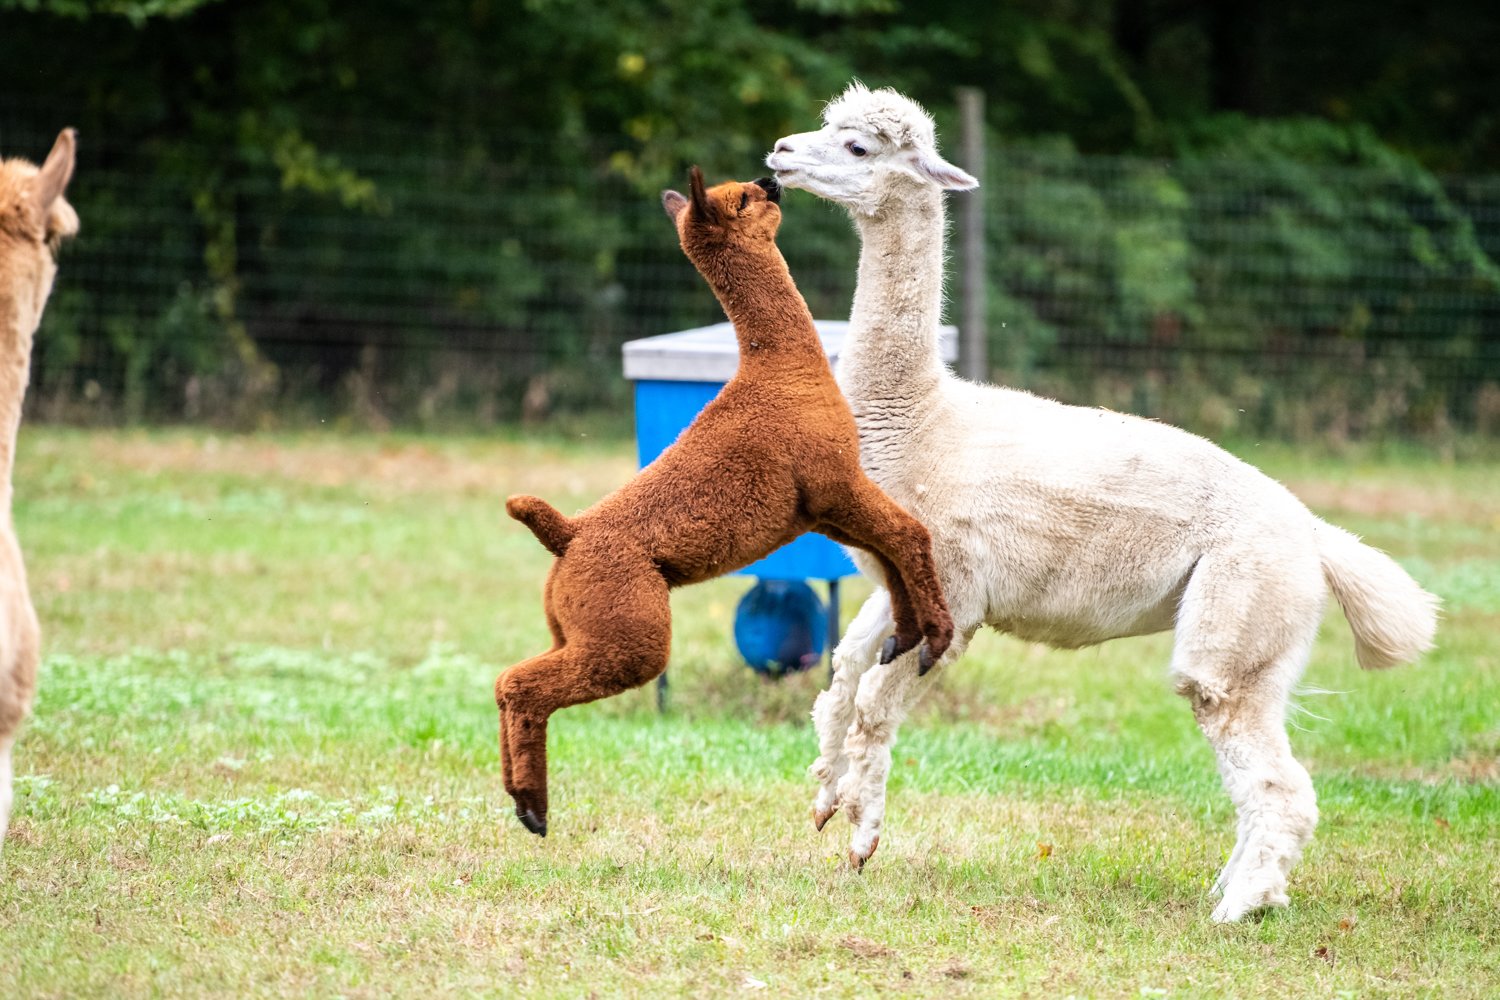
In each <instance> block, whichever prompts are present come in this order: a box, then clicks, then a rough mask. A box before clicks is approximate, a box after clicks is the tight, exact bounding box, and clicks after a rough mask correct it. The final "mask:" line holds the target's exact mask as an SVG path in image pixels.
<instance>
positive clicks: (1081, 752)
mask: <svg viewBox="0 0 1500 1000" xmlns="http://www.w3.org/2000/svg"><path fill="white" fill-rule="evenodd" d="M1245 453H1246V454H1247V456H1248V457H1250V458H1251V459H1252V460H1254V461H1257V462H1259V463H1260V464H1262V466H1263V467H1265V468H1267V469H1268V471H1270V472H1272V473H1273V474H1275V475H1277V476H1278V477H1281V478H1283V479H1285V480H1286V481H1288V482H1289V483H1291V484H1292V485H1293V486H1294V488H1296V489H1298V490H1299V492H1301V493H1302V494H1303V495H1304V496H1306V497H1307V498H1308V499H1309V500H1310V502H1312V503H1313V505H1314V506H1315V508H1316V509H1318V510H1319V511H1320V512H1321V513H1324V514H1325V515H1327V516H1329V517H1330V518H1332V519H1333V520H1335V521H1337V522H1339V523H1341V524H1344V525H1346V526H1348V527H1350V528H1352V529H1354V530H1358V531H1360V532H1362V533H1364V534H1365V535H1366V536H1367V538H1368V539H1369V540H1370V541H1372V542H1373V543H1375V544H1377V545H1380V546H1381V547H1383V548H1386V549H1387V550H1389V551H1391V552H1392V553H1393V554H1394V555H1395V556H1396V557H1397V558H1398V559H1400V560H1401V561H1402V562H1404V563H1405V564H1406V565H1407V566H1409V567H1410V568H1411V569H1412V570H1413V571H1414V572H1415V573H1416V574H1417V575H1418V576H1419V577H1420V578H1421V580H1422V581H1423V582H1424V583H1426V584H1428V585H1429V586H1431V587H1432V588H1434V589H1436V590H1437V591H1438V592H1440V593H1441V594H1442V595H1443V596H1444V597H1445V598H1446V600H1447V611H1446V618H1445V621H1444V623H1443V627H1442V631H1441V633H1440V647H1439V649H1438V650H1437V651H1436V652H1435V653H1434V654H1432V655H1431V656H1430V657H1429V658H1428V659H1426V660H1425V661H1424V662H1423V663H1422V664H1420V665H1419V666H1417V667H1414V668H1403V669H1401V670H1397V671H1392V672H1389V673H1384V674H1378V675H1370V674H1362V673H1360V671H1358V670H1357V669H1356V668H1355V667H1354V666H1353V653H1352V644H1351V641H1350V639H1349V636H1348V634H1347V629H1346V628H1345V626H1344V624H1343V622H1342V620H1341V619H1340V618H1339V616H1338V614H1337V612H1332V613H1330V616H1329V619H1328V622H1327V623H1326V626H1325V629H1324V632H1323V635H1322V637H1321V639H1320V641H1319V643H1318V646H1317V649H1316V652H1315V655H1314V658H1313V662H1312V665H1311V667H1310V669H1309V671H1308V674H1307V678H1306V686H1307V687H1308V688H1309V689H1319V690H1322V691H1327V692H1337V693H1305V694H1303V695H1302V696H1301V697H1300V698H1299V703H1300V705H1301V706H1302V707H1303V709H1305V711H1302V712H1299V713H1298V714H1297V716H1296V726H1297V728H1296V729H1294V731H1293V743H1294V746H1295V748H1296V750H1297V752H1298V754H1299V756H1300V757H1301V758H1302V759H1303V760H1304V761H1305V762H1306V763H1307V764H1308V766H1309V768H1310V769H1311V770H1312V772H1313V777H1314V780H1315V782H1316V784H1317V787H1318V791H1319V794H1320V805H1321V808H1322V813H1323V821H1322V824H1321V826H1320V827H1319V831H1318V838H1317V840H1316V841H1314V843H1313V845H1312V846H1311V847H1310V849H1309V850H1308V853H1307V856H1306V858H1305V860H1304V862H1303V864H1302V865H1301V867H1299V868H1298V869H1297V870H1296V872H1295V873H1294V875H1293V878H1292V887H1291V895H1292V905H1291V908H1290V909H1289V910H1287V911H1285V912H1278V913H1274V914H1271V915H1270V916H1268V917H1266V918H1265V919H1264V920H1260V921H1252V922H1249V923H1246V924H1244V925H1240V926H1234V927H1217V926H1213V925H1211V924H1210V923H1209V922H1208V913H1209V910H1210V908H1211V904H1210V902H1209V900H1208V897H1207V889H1208V885H1209V882H1210V881H1211V879H1212V876H1213V874H1214V872H1215V870H1216V869H1217V867H1218V866H1219V865H1220V864H1221V863H1222V861H1223V859H1224V857H1225V856H1226V854H1227V852H1228V850H1229V848H1230V847H1231V846H1232V841H1233V815H1232V811H1231V809H1230V807H1229V804H1228V802H1227V800H1226V798H1225V797H1224V794H1223V792H1222V791H1221V790H1220V788H1219V784H1218V779H1217V775H1216V772H1215V769H1214V763H1213V758H1212V755H1211V753H1210V752H1209V750H1208V748H1207V746H1206V745H1205V744H1204V742H1203V740H1202V739H1201V737H1200V736H1199V735H1198V733H1197V731H1196V729H1195V727H1194V726H1193V723H1192V720H1191V718H1190V716H1189V713H1188V711H1187V709H1186V706H1185V705H1184V704H1182V703H1181V702H1180V700H1179V699H1177V698H1176V697H1174V696H1173V695H1172V694H1171V692H1170V689H1169V685H1168V684H1167V682H1166V677H1165V672H1166V663H1167V659H1168V652H1169V649H1170V639H1169V637H1166V636H1156V637H1150V638H1146V639H1139V640H1129V641H1121V642H1115V643H1111V644H1109V645H1106V646H1103V647H1100V648H1097V649H1091V650H1085V651H1082V652H1077V653H1060V652H1053V651H1048V650H1045V649H1042V648H1040V647H1036V646H1031V645H1028V644H1024V643H1020V642H1016V641H1014V640H1011V639H1007V638H1005V637H1001V636H997V635H994V634H990V633H984V634H982V635H981V636H980V637H979V639H978V640H976V642H975V644H974V646H973V647H972V648H971V652H970V653H969V655H968V656H967V657H966V658H965V660H964V661H962V663H961V665H960V666H959V667H958V668H957V669H955V670H953V671H952V672H951V673H950V674H949V676H947V677H946V678H945V679H944V682H943V686H942V690H941V691H940V692H938V693H937V694H936V696H935V697H934V698H933V699H932V700H931V701H930V702H929V703H927V704H925V705H924V706H923V707H922V708H920V709H919V710H918V712H917V713H916V715H915V716H914V718H913V720H912V722H911V723H909V724H908V726H907V727H906V728H905V729H904V730H903V732H902V735H901V739H900V741H899V742H898V744H897V748H896V763H895V768H894V773H893V777H892V780H891V796H890V811H889V815H888V819H887V824H886V829H885V833H884V836H883V838H882V844H881V848H880V851H879V853H878V854H877V855H876V856H875V858H874V860H873V861H872V863H871V864H870V865H869V866H868V868H867V869H866V871H865V873H864V874H863V875H854V874H851V873H850V872H849V871H847V870H846V869H845V867H844V865H843V863H842V857H843V853H844V843H845V838H846V834H847V831H848V826H847V824H845V823H844V821H843V820H842V819H836V820H835V822H833V823H831V824H830V825H829V827H828V829H827V830H825V831H824V832H823V833H822V834H821V835H818V834H815V833H814V832H813V830H812V828H811V824H810V823H809V821H808V818H807V808H808V805H809V804H810V799H811V792H812V786H811V785H810V784H809V782H808V781H807V780H806V778H805V777H804V768H805V767H806V765H807V763H808V762H809V761H810V760H811V758H812V756H813V755H814V741H813V734H812V731H811V728H810V726H809V724H808V722H807V711H808V709H809V708H810V706H811V703H812V699H813V697H814V696H815V694H816V692H817V690H818V689H819V686H820V685H821V683H822V681H823V679H824V678H823V674H822V671H815V672H814V674H813V675H811V676H807V675H804V676H801V677H795V678H791V679H788V680H787V681H785V682H782V683H780V684H767V683H763V682H761V681H759V680H758V679H756V678H755V677H754V676H753V675H752V674H751V673H750V672H749V671H748V670H746V669H744V668H743V667H741V666H739V665H737V663H736V661H735V654H734V652H733V650H732V648H731V645H730V643H729V641H728V632H729V622H730V618H731V615H732V612H733V607H734V602H735V601H736V600H737V599H738V597H739V595H740V593H741V592H742V591H743V589H744V587H745V583H744V582H743V581H737V580H727V581H716V582H713V583H710V584H706V585H703V586H701V587H696V588H690V589H688V590H685V591H681V592H679V593H678V594H676V595H675V597H674V609H675V613H676V621H675V631H674V646H673V659H672V672H671V677H672V680H673V709H672V711H671V713H670V714H668V715H667V716H665V717H659V716H658V715H657V714H656V712H655V708H654V702H653V697H652V694H651V692H650V691H649V690H641V691H635V692H630V693H628V694H626V695H623V696H621V697H618V698H615V699H612V700H610V701H608V702H604V703H601V704H597V705H593V706H587V707H583V708H579V709H574V710H570V711H568V712H566V713H564V714H563V715H562V716H560V717H559V718H558V720H557V721H556V722H555V723H554V725H553V727H552V771H553V777H552V800H553V807H552V816H551V834H550V836H549V837H548V838H547V839H546V840H539V839H537V838H534V837H532V836H530V835H529V834H527V833H525V832H524V831H523V830H522V829H521V827H520V826H519V824H517V823H516V822H515V820H514V818H513V816H512V815H511V805H510V801H509V799H508V798H507V797H506V796H505V794H504V792H503V790H502V789H501V787H500V781H499V767H498V760H497V754H496V749H495V711H494V705H493V702H492V696H491V685H492V683H493V680H494V677H495V675H496V673H498V671H499V670H500V669H502V668H503V667H504V666H506V665H507V664H509V663H511V662H514V661H516V660H518V659H520V658H522V657H524V656H527V655H530V654H532V653H534V652H536V651H538V650H539V649H541V648H543V647H544V646H545V645H546V631H545V627H544V625H543V621H542V616H541V608H540V585H541V580H542V576H543V574H544V573H545V570H546V567H547V562H548V560H547V557H546V556H545V554H544V553H543V551H542V550H541V548H540V546H538V545H537V544H536V543H535V541H534V540H533V539H532V538H531V536H530V535H529V534H527V533H526V532H525V531H524V529H522V528H520V527H519V526H517V525H515V524H514V523H512V522H509V521H508V520H507V519H506V518H505V517H504V514H503V511H502V507H501V501H502V499H503V497H504V496H505V495H506V494H507V493H510V492H515V491H519V490H528V491H535V492H539V493H542V494H543V495H545V496H547V497H548V498H549V499H552V500H554V501H555V502H557V503H558V505H559V506H561V507H563V508H565V509H567V508H570V507H578V506H581V505H583V504H585V503H587V502H588V501H589V500H591V499H592V498H594V497H596V496H598V495H599V494H601V493H602V492H604V491H606V490H607V489H609V488H611V487H612V486H614V485H616V484H618V483H619V482H620V481H622V480H623V479H624V478H625V477H626V476H627V475H629V473H630V471H631V469H632V457H631V451H630V448H629V446H628V445H627V444H625V443H623V442H620V441H610V440H604V441H597V440H595V439H593V438H590V439H586V440H573V441H561V440H558V439H551V440H528V439H525V438H520V437H515V436H512V437H509V438H503V439H488V440H485V439H458V438H453V439H438V440H431V439H417V438H370V437H364V438H343V437H333V436H303V437H275V438H270V437H250V438H243V437H230V438H219V437H213V436H209V435H206V434H201V433H181V432H179V433H166V432H158V433H151V434H144V433H107V434H98V433H81V432H69V431H61V430H52V429H35V428H28V429H27V430H26V431H25V433H24V434H23V438H22V447H21V453H20V458H19V465H18V468H17V477H16V479H17V499H16V520H17V525H18V530H19V532H20V534H21V538H22V541H23V545H24V546H25V548H26V551H27V553H28V561H29V565H30V568H31V581H32V590H33V593H34V595H35V598H36V601H37V604H38V607H39V610H40V613H41V616H42V620H43V624H44V628H45V629H46V649H47V655H46V663H45V666H44V671H43V676H42V685H41V693H40V698H39V701H38V704H37V708H36V715H35V718H34V719H33V721H32V723H31V724H30V726H29V727H28V729H27V730H26V731H25V734H24V736H23V738H22V741H21V743H20V744H19V746H18V750H17V768H18V774H19V778H18V782H17V789H18V793H19V794H18V798H17V804H16V815H15V819H14V824H13V826H12V833H11V838H10V839H9V840H8V841H7V843H6V845H5V850H4V853H3V855H0V997H10V996H25V997H77V996H125V997H133V996H169V997H171V996H198V995H220V996H245V995H272V996H320V997H321V996H335V995H338V996H350V997H384V996H413V997H415V996H436V995H460V996H463V995H476V996H480V995H482V996H489V995H500V996H503V995H531V996H577V997H585V996H591V995H598V996H612V995H636V996H658V995H663V994H688V995H695V996H707V995H719V994H724V993H734V994H740V993H743V994H747V995H756V994H758V993H759V994H763V995H768V996H769V995H776V996H788V995H794V996H801V995H814V994H816V995H831V996H848V997H855V996H867V995H871V994H873V993H875V992H877V991H880V992H885V993H891V994H894V995H911V996H922V995H939V994H941V995H945V996H946V995H952V994H957V995H973V996H994V995H1013V994H1027V995H1043V996H1052V995H1058V996H1061V995H1068V994H1078V995H1097V996H1130V997H1139V996H1155V995H1162V994H1165V995H1181V996H1201V995H1234V996H1275V997H1281V996H1289V995H1315V996H1343V995H1353V996H1384V995H1389V996H1409V995H1413V994H1431V995H1441V996H1476V997H1477V996H1489V995H1494V994H1495V993H1496V991H1497V990H1500V957H1497V956H1500V916H1497V903H1500V860H1497V857H1500V653H1497V648H1496V645H1497V644H1496V642H1495V639H1494V636H1495V633H1496V631H1497V627H1500V502H1497V501H1496V500H1495V499H1494V498H1495V497H1496V496H1500V467H1497V466H1495V465H1493V464H1488V465H1467V466H1465V465H1459V466H1450V465H1445V464H1443V463H1442V462H1440V461H1437V460H1430V459H1424V458H1421V457H1419V456H1410V455H1407V456H1399V457H1397V458H1394V459H1392V458H1389V457H1387V458H1383V459H1379V458H1360V457H1357V456H1356V457H1345V458H1338V459H1334V458H1317V459H1313V458H1310V457H1308V456H1306V455H1304V454H1299V453H1293V452H1285V451H1273V450H1272V449H1269V448H1254V449H1246V451H1245ZM846 590H849V591H853V597H852V598H851V599H850V602H846V608H845V612H846V614H850V613H852V610H853V603H852V602H853V601H854V600H858V599H861V598H862V597H863V596H864V594H865V593H867V589H866V588H865V587H864V586H863V585H861V584H851V585H850V586H848V587H846ZM1044 845H1045V846H1044ZM758 984H765V985H764V987H763V988H762V987H761V986H759V985H758Z"/></svg>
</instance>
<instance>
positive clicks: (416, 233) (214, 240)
mask: <svg viewBox="0 0 1500 1000" xmlns="http://www.w3.org/2000/svg"><path fill="white" fill-rule="evenodd" d="M53 134H54V133H52V132H48V131H43V130H42V128H41V127H40V125H39V123H38V122H36V121H35V120H34V118H28V117H27V116H26V115H24V114H22V113H21V112H20V111H18V110H17V109H5V108H0V143H3V146H0V149H3V151H4V152H5V153H6V154H8V155H28V156H30V157H32V158H33V159H35V158H39V157H40V156H42V155H44V154H45V152H46V149H47V148H48V146H49V145H50V141H51V139H52V136H53ZM313 140H316V141H313ZM150 142H151V140H150V138H149V137H145V138H143V137H141V136H139V135H134V134H133V135H131V136H130V137H129V139H128V141H127V140H125V139H123V138H120V139H116V138H115V137H112V136H110V135H90V134H85V136H84V137H83V145H82V152H81V155H80V164H79V168H78V172H77V174H76V175H75V180H74V183H73V187H72V189H71V191H70V198H71V200H72V201H73V203H74V205H75V207H76V208H77V209H78V212H79V215H80V217H81V218H82V222H83V231H82V233H81V235H80V238H79V239H78V240H77V241H76V243H75V244H74V245H72V246H71V247H70V248H69V249H67V250H66V251H65V254H64V258H63V264H62V272H61V276H60V278H59V283H58V287H57V289H56V291H55V293H54V298H53V301H52V304H51V306H50V307H49V313H48V316H47V319H46V322H45V324H44V327H43V330H42V332H41V334H40V335H39V337H38V339H37V344H36V353H35V361H34V371H33V389H32V394H31V396H30V401H29V406H30V408H31V411H32V413H33V415H35V416H39V417H42V418H48V419H57V420H74V421H105V420H107V421H117V420H141V419H189V420H195V419H196V420H213V421H237V422H251V423H254V422H264V421H265V420H267V419H274V420H277V421H280V422H283V423H286V422H298V421H300V420H302V419H304V418H305V417H308V416H311V415H322V416H324V417H327V416H329V415H346V416H349V417H352V418H353V419H356V420H358V421H361V422H365V423H374V424H389V423H402V424H411V423H416V424H420V423H429V422H434V421H448V422H458V423H481V424H482V423H489V422H495V421H506V420H512V419H517V418H527V419H541V418H544V417H546V416H547V415H548V414H553V413H558V412H566V411H583V410H614V411H619V412H622V413H623V412H624V411H625V409H626V408H627V406H628V402H627V399H628V397H627V395H626V392H625V388H626V387H625V384H624V382H623V380H622V376H621V374H620V363H619V357H620V355H619V347H620V345H621V344H622V343H623V342H624V341H625V340H628V339H631V338H634V337H640V336H647V335H651V334H656V333H664V332H668V331H671V330H674V329H680V328H683V327H687V326H693V325H699V324H703V323H707V322H712V321H714V320H716V319H717V318H718V317H719V311H718V307H717V305H716V303H715V302H714V300H713V297H712V295H711V294H710V292H709V291H708V288H707V286H706V285H705V284H704V283H703V282H702V280H701V279H700V278H699V277H698V275H697V274H696V273H695V272H694V271H693V269H692V267H691V265H690V264H689V263H688V261H687V260H686V259H685V258H684V257H683V256H682V254H681V252H680V250H679V249H678V248H677V245H676V236H675V232H674V230H673V228H672V226H671V225H670V224H669V222H668V221H667V219H666V218H665V216H664V215H663V214H662V211H661V208H660V206H659V203H658V200H657V198H656V195H655V192H654V190H653V185H650V184H647V183H644V182H642V181H640V179H638V178H633V177H631V176H630V171H629V170H628V169H625V168H622V167H621V165H620V164H618V163H615V162H614V161H613V160H612V154H611V151H610V150H609V149H608V148H607V146H606V145H605V144H603V143H597V142H596V141H594V140H591V138H590V137H588V136H573V137H569V136H536V137H530V138H527V137H516V136H507V137H504V139H503V141H499V140H490V141H487V142H484V143H479V142H468V143H463V142H458V141H456V140H454V139H453V138H452V137H448V138H443V137H431V136H425V135H423V134H422V133H421V132H420V131H417V130H406V129H399V128H390V127H370V126H363V125H354V124H345V125H334V126H331V127H329V128H328V129H326V130H323V131H322V132H320V133H319V134H318V135H317V136H315V137H312V138H311V139H309V138H304V137H303V136H302V134H301V133H298V132H291V131H289V132H283V133H278V134H275V135H269V136H268V137H267V139H266V141H265V143H264V144H262V145H260V146H253V147H252V148H253V149H254V150H255V151H254V152H253V153H251V154H245V153H240V154H237V155H235V156H233V157H228V158H221V157H216V156H215V155H214V154H213V151H211V150H206V149H186V150H182V149H175V150H173V149H168V150H156V151H154V155H153V158H152V159H151V160H150V162H153V163H156V164H158V165H160V164H163V163H166V164H168V165H170V167H171V169H170V170H158V172H152V171H149V170H145V169H143V168H142V164H143V163H145V162H147V161H146V160H144V159H143V158H142V157H141V156H140V155H139V154H140V151H141V149H142V148H143V143H144V144H146V145H147V146H149V143H150ZM238 148H240V149H244V148H245V145H244V144H243V143H242V144H240V146H239V147H238ZM326 149H337V150H338V155H337V156H336V157H334V156H332V155H329V154H328V153H326V152H324V150H326ZM988 162H989V168H988V176H986V177H985V178H984V182H985V188H986V192H987V200H986V206H987V219H986V244H987V250H988V252H987V260H988V265H987V273H988V279H989V290H990V294H989V306H988V318H989V349H990V359H991V362H992V367H993V370H994V372H995V375H996V377H997V378H998V379H1000V380H1002V381H1005V382H1007V383H1008V384H1013V385H1020V386H1024V387H1027V388H1032V389H1035V390H1037V391H1041V392H1044V393H1047V394H1049V395H1054V396H1057V397H1059V398H1063V399H1066V400H1069V401H1074V402H1085V403H1092V404H1102V405H1108V406H1112V407H1115V408H1119V409H1128V410H1133V411H1136V412H1141V413H1145V414H1147V415H1152V416H1158V417H1162V418H1165V419H1170V420H1173V421H1175V422H1179V423H1183V424H1186V425H1188V426H1191V427H1194V428H1196V429H1200V430H1203V431H1206V432H1209V433H1214V434H1227V433H1236V432H1242V433H1284V434H1288V435H1326V434H1334V435H1350V436H1359V435H1369V434H1386V433H1402V434H1410V433H1418V434H1421V433H1429V432H1445V431H1450V430H1459V431H1479V432H1481V433H1493V432H1494V431H1495V430H1496V429H1500V268H1497V265H1496V261H1497V260H1500V177H1460V178H1447V179H1443V180H1435V179H1433V178H1432V177H1431V175H1429V174H1426V173H1424V172H1422V171H1420V170H1416V169H1404V168H1398V167H1392V168H1391V169H1382V170H1374V169H1368V168H1360V169H1353V168H1336V167H1311V166H1307V165H1305V164H1299V163H1296V162H1289V161H1264V160H1262V161H1259V162H1251V161H1242V162H1227V161H1223V160H1179V161H1172V162H1163V161H1154V160H1144V159H1126V158H1104V157H1090V156H1082V155H1079V154H1077V153H1075V152H1073V151H1071V150H1070V149H1067V148H1062V147H1046V146H1040V145H1031V146H1028V147H1024V148H1019V147H1017V146H1015V145H1013V144H1007V143H998V144H995V145H994V146H993V147H992V148H991V149H990V151H989V156H988ZM705 168H706V170H707V172H708V173H709V175H710V176H711V177H713V176H719V177H725V176H730V175H737V176H743V177H747V178H748V177H753V176H755V174H756V173H757V172H758V171H757V167H756V165H755V164H739V165H736V164H715V163H712V162H709V163H706V164H705ZM184 178H187V179H188V181H187V182H186V183H185V182H184ZM956 197H962V196H961V195H959V196H956ZM784 208H785V209H786V221H785V223H784V224H783V229H782V236H781V239H780V242H781V245H782V248H783V250H784V252H785V253H786V255H787V257H788V260H789V262H790V264H791V266H792V271H793V274H794V275H795V277H796V278H797V280H798V283H799V286H800V287H801V289H802V291H803V293H804V295H805V296H806V297H807V299H808V301H809V303H810V305H811V306H812V308H813V311H814V313H815V314H816V315H820V316H826V317H833V318H836V317H841V316H844V315H846V314H847V312H848V307H849V300H850V296H851V294H852V291H853V283H854V276H855V261H856V255H857V252H858V247H857V243H856V240H855V238H854V236H853V233H852V231H851V228H850V226H849V223H848V221H847V219H846V218H845V216H844V215H843V213H842V212H841V211H839V210H837V209H835V208H833V207H832V206H829V205H826V204H824V203H822V202H819V201H817V200H815V199H813V198H811V197H810V196H806V195H796V194H794V195H791V196H790V197H789V198H788V199H787V201H786V202H785V203H784ZM954 270H955V273H956V268H955V269H954ZM949 312H950V313H951V314H952V315H953V316H956V315H957V314H958V309H957V308H956V307H953V306H952V305H951V304H950V309H949Z"/></svg>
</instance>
